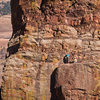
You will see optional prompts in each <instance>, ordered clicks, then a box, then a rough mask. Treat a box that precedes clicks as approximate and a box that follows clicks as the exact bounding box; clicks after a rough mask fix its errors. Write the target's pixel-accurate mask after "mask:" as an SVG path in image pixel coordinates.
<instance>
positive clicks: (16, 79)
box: [2, 0, 100, 100]
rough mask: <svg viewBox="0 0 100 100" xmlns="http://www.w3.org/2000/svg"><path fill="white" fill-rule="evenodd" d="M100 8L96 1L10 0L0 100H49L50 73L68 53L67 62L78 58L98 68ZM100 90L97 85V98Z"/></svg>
mask: <svg viewBox="0 0 100 100" xmlns="http://www.w3.org/2000/svg"><path fill="white" fill-rule="evenodd" d="M99 4H100V2H99V1H98V0H91V1H88V0H84V1H82V0H73V1H71V0H67V1H66V0H59V1H58V0H42V1H41V0H35V1H34V0H28V1H27V0H11V6H12V25H13V34H12V38H11V39H10V41H9V45H8V54H7V61H6V65H5V67H4V75H3V83H2V99H3V100H16V99H18V100H50V98H51V93H50V77H51V74H52V72H53V71H54V69H55V68H57V67H58V66H60V65H61V64H63V58H64V56H65V55H66V54H67V53H69V54H70V58H69V62H70V63H71V62H73V58H74V57H75V56H77V57H78V58H77V59H78V63H86V64H88V63H91V66H95V67H100V8H99ZM83 71H84V70H83ZM83 73H84V72H83ZM96 79H98V78H96ZM98 82H99V81H98ZM79 84H80V83H79ZM87 84H88V82H87ZM98 87H99V85H98V83H97V85H96V88H94V89H95V92H96V93H98V92H99V90H98ZM91 100H92V99H91Z"/></svg>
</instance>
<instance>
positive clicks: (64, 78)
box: [51, 63, 99, 100]
mask: <svg viewBox="0 0 100 100" xmlns="http://www.w3.org/2000/svg"><path fill="white" fill-rule="evenodd" d="M97 77H98V69H97V68H95V67H94V66H93V65H91V64H89V63H88V64H80V63H79V64H64V65H61V66H60V67H58V68H57V69H55V71H54V72H53V73H52V76H51V93H52V97H51V100H99V98H98V95H93V94H94V91H95V90H96V84H97V80H96V78H97Z"/></svg>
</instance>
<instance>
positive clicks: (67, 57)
mask: <svg viewBox="0 0 100 100" xmlns="http://www.w3.org/2000/svg"><path fill="white" fill-rule="evenodd" d="M68 62H69V54H66V56H65V57H64V63H68Z"/></svg>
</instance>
